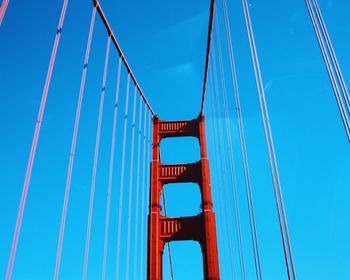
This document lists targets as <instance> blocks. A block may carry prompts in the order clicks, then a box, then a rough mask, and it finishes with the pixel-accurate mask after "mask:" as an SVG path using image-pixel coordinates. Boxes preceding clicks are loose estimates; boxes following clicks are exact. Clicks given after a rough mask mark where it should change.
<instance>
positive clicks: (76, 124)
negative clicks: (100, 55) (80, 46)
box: [54, 8, 96, 280]
mask: <svg viewBox="0 0 350 280" xmlns="http://www.w3.org/2000/svg"><path fill="white" fill-rule="evenodd" d="M95 17H96V9H95V8H93V10H92V15H91V20H90V29H89V35H88V40H87V45H86V51H85V59H84V65H83V70H82V77H81V82H80V89H79V97H78V104H77V109H76V114H75V121H74V130H73V136H72V144H71V150H70V155H69V164H68V172H67V178H66V187H65V193H64V200H63V206H62V215H61V224H60V232H59V237H58V244H57V252H56V263H55V272H54V280H57V279H58V276H59V272H60V267H61V257H62V246H63V239H64V232H65V226H66V218H67V209H68V202H69V194H70V187H71V181H72V172H73V165H74V158H75V148H76V142H77V137H78V131H79V122H80V113H81V107H82V102H83V97H84V88H85V80H86V74H87V69H88V63H89V57H90V48H91V41H92V35H93V30H94V25H95Z"/></svg>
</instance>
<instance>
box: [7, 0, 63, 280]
mask: <svg viewBox="0 0 350 280" xmlns="http://www.w3.org/2000/svg"><path fill="white" fill-rule="evenodd" d="M3 5H4V4H3ZM3 5H2V9H3V10H2V14H4V13H5V10H4V9H5V7H6V6H7V5H6V6H3ZM67 6H68V0H64V1H63V6H62V9H61V15H60V19H59V22H58V27H57V31H56V36H55V41H54V44H53V48H52V52H51V57H50V63H49V67H48V70H47V74H46V79H45V85H44V89H43V93H42V97H41V102H40V108H39V112H38V116H37V121H36V125H35V131H34V135H33V140H32V146H31V149H30V154H29V159H28V164H27V170H26V175H25V179H24V184H23V188H22V195H21V200H20V203H19V208H18V213H17V219H16V226H15V230H14V233H13V238H12V244H11V251H10V256H9V259H8V264H7V270H6V280H9V279H11V278H12V271H13V266H14V263H15V258H16V253H17V246H18V240H19V236H20V233H21V227H22V220H23V213H24V208H25V205H26V202H27V195H28V188H29V184H30V179H31V176H32V170H33V165H34V158H35V154H36V148H37V145H38V141H39V136H40V128H41V124H42V121H43V116H44V111H45V106H46V99H47V95H48V92H49V87H50V83H51V77H52V71H53V67H54V64H55V60H56V54H57V49H58V45H59V42H60V38H61V33H62V27H63V22H64V18H65V15H66V10H67ZM2 16H3V15H2Z"/></svg>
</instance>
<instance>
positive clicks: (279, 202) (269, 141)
mask: <svg viewBox="0 0 350 280" xmlns="http://www.w3.org/2000/svg"><path fill="white" fill-rule="evenodd" d="M242 5H243V12H244V18H245V22H246V28H247V33H248V39H249V45H250V52H251V56H252V61H253V66H254V73H255V80H256V84H257V89H258V95H259V102H260V110H261V114H262V119H263V124H264V131H265V138H266V145H267V150H268V155H269V161H270V169H271V176H272V181H273V187H274V193H275V200H276V208H277V212H278V219H279V225H280V231H281V238H282V244H283V250H284V256H285V261H286V269H287V273H288V278H289V279H290V266H291V270H292V271H291V272H292V276H293V278H294V279H296V274H295V268H294V261H293V254H292V248H291V243H290V237H289V230H288V224H287V218H286V213H285V207H284V201H283V195H282V188H281V182H280V178H279V172H278V166H277V160H276V154H275V150H274V144H273V138H272V132H271V126H270V120H269V115H268V109H267V105H266V98H265V91H264V86H263V81H262V76H261V71H260V64H259V59H258V54H257V50H256V44H255V39H254V33H253V28H252V23H251V18H250V12H249V7H248V3H247V0H242ZM286 243H287V246H286ZM287 251H288V252H287ZM289 263H290V264H289Z"/></svg>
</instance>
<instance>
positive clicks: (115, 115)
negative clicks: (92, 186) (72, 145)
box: [102, 58, 122, 280]
mask: <svg viewBox="0 0 350 280" xmlns="http://www.w3.org/2000/svg"><path fill="white" fill-rule="evenodd" d="M121 66H122V59H121V58H119V64H118V73H117V86H116V91H115V103H114V113H113V127H112V140H111V154H110V160H109V175H108V187H107V204H106V222H105V235H104V244H103V260H102V280H104V279H105V278H106V268H107V255H108V233H109V217H110V208H111V194H112V182H113V166H114V150H115V138H116V137H115V136H116V132H117V120H118V108H119V89H120V74H121Z"/></svg>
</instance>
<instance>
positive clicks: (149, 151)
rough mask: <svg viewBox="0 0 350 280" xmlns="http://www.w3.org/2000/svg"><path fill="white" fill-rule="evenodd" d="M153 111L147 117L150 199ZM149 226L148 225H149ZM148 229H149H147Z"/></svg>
mask: <svg viewBox="0 0 350 280" xmlns="http://www.w3.org/2000/svg"><path fill="white" fill-rule="evenodd" d="M151 113H152V112H151V111H149V114H148V117H147V122H148V131H147V136H148V139H147V143H148V145H147V172H146V176H147V177H146V186H147V188H146V190H147V192H146V197H150V190H151V188H150V185H151V183H150V180H151V176H150V174H151V151H152V142H151V139H152V131H151V126H152V116H151ZM147 225H148V224H147ZM147 229H148V227H147ZM145 237H146V240H148V230H146V234H145Z"/></svg>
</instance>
